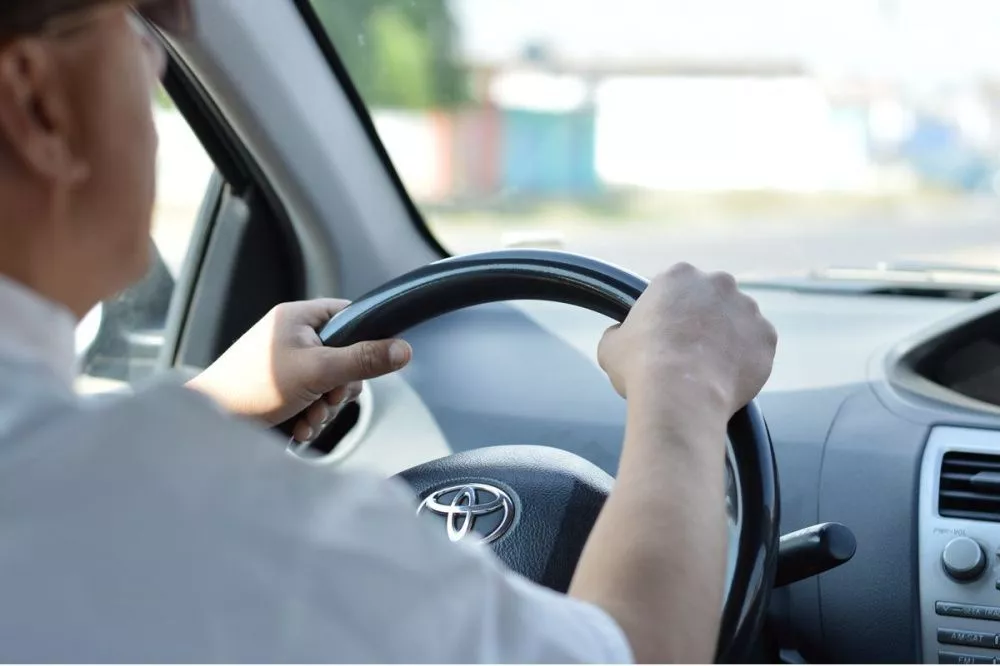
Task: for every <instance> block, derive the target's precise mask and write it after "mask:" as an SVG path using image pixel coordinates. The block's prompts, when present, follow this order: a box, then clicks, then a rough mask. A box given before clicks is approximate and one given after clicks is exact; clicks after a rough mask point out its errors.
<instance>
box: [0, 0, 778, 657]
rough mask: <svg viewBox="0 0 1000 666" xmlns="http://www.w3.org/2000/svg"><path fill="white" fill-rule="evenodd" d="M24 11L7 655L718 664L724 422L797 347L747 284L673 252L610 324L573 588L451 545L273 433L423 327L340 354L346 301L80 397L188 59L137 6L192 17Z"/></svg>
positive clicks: (0, 518)
mask: <svg viewBox="0 0 1000 666" xmlns="http://www.w3.org/2000/svg"><path fill="white" fill-rule="evenodd" d="M0 7H2V8H0V210H2V221H0V590H2V592H3V595H2V596H3V603H2V607H3V608H2V610H0V659H3V660H4V661H15V662H17V661H20V662H38V661H46V662H50V661H55V662H81V661H83V662H91V661H97V662H101V661H104V662H107V661H114V662H120V661H126V662H148V661H157V662H218V661H224V662H232V661H235V662H250V663H253V662H272V661H281V662H312V661H320V662H329V661H348V662H370V661H377V662H395V661H406V662H414V661H417V662H512V661H513V662H577V661H596V662H626V661H629V660H632V659H636V660H642V661H656V662H667V661H681V662H706V661H710V660H711V659H712V657H713V653H714V648H715V642H716V639H717V633H718V629H719V609H720V606H721V602H722V594H723V586H724V580H723V578H724V574H723V571H724V565H725V562H724V560H725V552H726V544H725V538H726V537H725V530H724V522H725V520H724V501H723V497H724V464H723V463H724V456H725V452H724V449H725V440H726V423H727V420H728V419H729V417H730V416H731V415H732V414H734V413H735V412H736V411H737V410H738V409H739V408H740V407H742V406H743V405H745V404H747V402H748V401H750V400H751V399H752V398H753V397H754V396H755V395H756V394H757V393H758V391H759V390H760V388H761V386H762V385H763V384H764V382H765V380H766V379H767V377H768V375H769V373H770V370H771V363H772V359H773V354H774V349H775V341H776V336H775V332H774V329H773V328H772V327H771V325H770V324H769V323H768V322H767V321H766V320H765V319H764V318H763V317H762V316H761V314H760V312H759V311H758V309H757V306H756V304H755V303H754V302H753V301H752V300H751V299H750V298H748V297H747V296H745V295H743V294H742V293H740V291H739V290H738V289H737V287H736V285H735V283H734V281H733V278H732V277H730V276H729V275H726V274H722V273H716V274H711V275H707V274H704V273H701V272H699V271H698V270H696V269H695V268H693V267H691V266H688V265H679V266H675V267H673V268H671V269H670V270H668V271H666V272H665V273H663V274H662V275H660V276H658V277H656V278H655V279H654V280H653V281H652V283H651V285H650V287H649V288H648V290H647V291H646V292H645V293H644V294H643V296H642V297H641V298H640V299H639V301H638V303H637V304H636V305H635V307H634V309H633V310H632V312H631V314H630V315H629V316H628V318H627V320H626V321H625V322H624V323H623V324H622V325H621V326H616V327H613V328H611V329H609V330H608V331H607V333H606V334H605V335H604V337H603V339H602V340H601V343H600V347H599V349H598V357H599V360H600V364H601V367H602V368H603V369H604V370H605V371H606V372H607V374H608V376H609V377H610V380H611V382H612V384H613V385H614V388H615V389H616V390H617V391H618V392H619V393H620V394H621V395H622V396H623V397H625V398H626V399H627V405H628V407H627V422H626V427H625V442H624V446H623V449H622V456H621V463H620V469H619V473H618V477H617V479H618V480H617V484H616V486H615V489H614V491H613V492H612V494H611V496H610V498H609V499H608V501H607V503H606V506H605V507H604V509H603V511H602V513H601V515H600V517H599V519H598V521H597V523H596V525H595V526H594V529H593V532H592V533H591V535H590V538H589V540H588V542H587V545H586V547H585V549H584V552H583V555H582V557H581V559H580V562H579V565H578V568H577V570H576V572H575V575H574V578H573V581H572V585H571V588H570V590H569V593H568V594H567V595H562V594H557V593H555V592H552V591H550V590H548V589H545V588H542V587H540V586H538V585H535V584H533V583H531V582H528V581H526V580H525V579H523V578H521V577H519V576H517V575H514V574H512V573H510V572H508V571H507V570H505V569H504V568H502V567H501V566H500V565H499V564H498V562H497V561H496V560H495V559H494V557H493V556H492V554H491V553H490V552H489V551H488V550H487V549H485V548H482V547H479V546H468V545H463V544H451V543H449V542H448V541H447V540H446V539H445V536H444V534H443V532H439V531H438V530H432V529H429V527H428V526H427V525H425V524H424V523H423V522H422V521H418V520H417V519H416V518H414V515H413V513H414V512H413V499H412V497H411V496H410V495H408V493H407V492H406V490H405V489H403V488H399V487H397V486H396V485H393V484H392V483H390V482H387V481H385V480H382V479H376V478H369V477H366V476H363V475H360V474H348V473H341V474H339V475H331V473H330V472H329V471H328V470H320V469H317V468H316V467H313V466H308V465H304V464H302V463H301V462H299V461H297V460H296V459H295V458H293V457H292V456H290V455H288V454H287V453H285V452H284V451H282V446H281V442H280V441H278V440H277V439H276V438H274V436H273V435H271V434H268V433H267V432H266V430H265V427H262V426H273V425H274V424H277V423H280V422H283V421H285V420H286V419H287V418H290V417H292V416H294V415H299V414H301V416H300V417H299V421H298V425H297V426H296V436H297V437H298V438H299V439H308V438H310V437H313V436H315V434H317V433H318V430H319V428H321V427H322V425H323V424H324V422H326V421H328V420H329V418H330V416H331V414H332V413H333V411H334V409H335V406H336V405H339V404H342V403H343V402H344V401H345V400H351V399H354V398H355V397H356V396H357V392H358V382H359V381H360V380H363V379H366V378H371V377H375V376H378V375H382V374H385V373H389V372H393V371H395V370H398V369H399V368H401V367H403V366H404V365H406V363H407V362H408V361H409V359H410V357H411V353H412V352H411V349H410V348H409V346H407V344H406V343H405V342H402V341H392V340H384V341H372V342H364V343H361V344H359V345H357V346H354V347H350V348H344V349H328V348H324V347H323V346H321V344H320V342H319V340H318V337H317V335H316V333H315V329H316V327H318V326H320V325H322V324H323V323H324V322H325V321H326V320H327V319H328V318H329V317H331V316H332V315H333V314H335V313H336V312H337V311H339V310H340V309H341V308H342V307H343V306H344V303H343V302H340V301H334V300H318V301H311V302H304V303H293V304H287V305H282V306H279V307H278V308H276V309H275V310H274V311H273V312H272V313H271V314H269V315H268V316H267V317H265V318H264V320H262V321H261V322H260V323H259V324H257V325H256V326H255V327H254V328H253V329H252V330H251V331H250V332H248V333H247V334H246V335H245V336H244V337H243V338H242V339H241V340H240V341H239V342H237V343H236V344H235V345H234V346H233V347H232V348H231V349H230V350H229V351H227V352H226V353H225V354H224V355H223V356H222V357H221V358H220V359H219V360H218V361H217V362H216V363H214V364H213V365H212V366H211V367H209V368H208V369H207V370H206V371H205V372H204V374H202V375H201V376H199V377H198V378H197V379H195V380H194V381H193V382H192V384H191V386H189V387H184V386H180V385H173V384H170V383H169V382H161V383H159V384H157V385H155V386H152V387H149V388H147V389H144V390H138V391H136V392H135V393H132V394H129V395H127V396H120V397H114V398H109V399H107V400H102V401H99V402H95V401H83V400H81V399H79V398H78V397H77V396H76V395H75V393H74V390H73V382H74V374H75V368H74V327H75V324H76V322H77V321H78V320H79V319H80V318H81V317H82V316H83V315H84V314H85V313H87V312H88V311H89V310H90V309H91V308H92V307H93V306H94V305H95V304H97V303H99V302H100V301H101V300H102V299H104V298H107V297H109V296H111V295H113V294H115V293H117V292H119V291H120V290H122V289H123V288H125V287H127V286H128V285H129V284H130V283H131V282H133V281H135V280H137V279H139V278H140V277H142V276H143V274H144V273H145V272H146V270H147V263H148V261H149V256H148V254H149V246H148V243H149V233H150V218H151V210H152V206H153V200H154V180H155V179H154V164H155V153H156V141H157V140H156V134H155V130H154V125H153V116H152V113H151V108H150V91H151V89H152V87H153V85H154V83H155V80H156V78H157V76H158V75H159V74H160V73H161V70H162V68H163V66H164V60H165V59H164V54H163V53H162V52H161V51H160V47H159V45H158V42H157V41H156V40H155V39H154V38H153V37H152V36H151V35H150V34H148V33H146V32H145V30H146V28H145V24H144V23H143V22H142V21H140V20H138V19H137V15H136V14H135V12H137V11H139V12H148V14H147V15H148V17H149V18H150V19H154V20H157V21H161V22H162V23H161V26H162V27H164V28H165V29H171V28H176V27H179V26H181V25H182V23H183V22H184V21H185V20H186V19H189V18H190V17H189V16H187V15H185V14H182V13H180V12H183V10H184V6H183V3H181V2H176V1H173V2H168V1H166V0H151V1H149V2H140V3H128V2H125V1H124V0H3V2H2V4H0ZM234 416H235V417H237V418H234ZM640 516H641V518H640Z"/></svg>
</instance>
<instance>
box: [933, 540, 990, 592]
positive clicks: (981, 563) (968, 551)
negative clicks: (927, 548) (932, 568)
mask: <svg viewBox="0 0 1000 666" xmlns="http://www.w3.org/2000/svg"><path fill="white" fill-rule="evenodd" d="M941 563H942V564H943V565H944V570H945V571H946V572H947V574H948V575H949V576H950V577H951V578H952V579H953V580H957V581H960V582H968V581H971V580H975V579H977V578H979V577H980V576H981V575H983V572H984V571H986V553H984V552H983V547H982V546H980V545H979V543H978V542H976V541H975V540H973V539H970V538H969V537H956V538H954V539H952V540H951V541H949V542H948V545H947V546H945V547H944V552H943V553H941Z"/></svg>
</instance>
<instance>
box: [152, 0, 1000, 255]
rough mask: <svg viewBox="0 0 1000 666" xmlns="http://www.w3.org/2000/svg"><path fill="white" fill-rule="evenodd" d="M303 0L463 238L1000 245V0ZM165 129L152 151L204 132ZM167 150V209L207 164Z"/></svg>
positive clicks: (727, 250)
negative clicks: (170, 167) (178, 136)
mask: <svg viewBox="0 0 1000 666" xmlns="http://www.w3.org/2000/svg"><path fill="white" fill-rule="evenodd" d="M313 6H314V8H315V10H316V12H317V14H318V15H319V17H320V19H321V20H322V22H323V24H324V26H325V27H326V29H327V31H328V32H329V36H330V38H331V41H332V42H333V44H334V46H335V48H336V50H337V52H338V54H339V56H340V57H341V59H342V60H343V61H344V63H345V65H346V67H347V69H348V71H349V72H350V74H351V76H352V78H353V80H354V83H355V85H356V87H357V88H358V90H359V92H360V93H361V96H362V97H363V99H364V101H365V103H366V104H367V105H368V109H369V112H370V114H371V117H372V118H373V120H374V123H375V126H376V128H377V130H378V133H379V136H380V138H381V140H382V142H383V144H384V145H385V147H386V149H387V151H388V153H389V154H390V156H391V158H392V161H393V164H394V166H395V168H396V170H397V171H398V172H399V174H400V176H401V177H402V180H403V182H404V183H405V185H406V188H407V190H408V192H409V194H410V196H411V197H412V198H413V199H414V200H415V202H416V203H417V205H418V207H419V208H420V210H421V212H422V213H423V216H424V218H425V220H426V222H427V223H428V224H429V226H430V228H431V230H432V232H433V233H434V234H435V235H436V236H437V238H438V239H439V240H440V242H441V243H442V244H443V245H444V246H445V247H446V248H447V249H448V250H450V251H452V252H455V253H459V252H468V251H474V250H482V249H491V248H497V247H505V246H536V247H561V248H564V249H569V250H573V251H578V252H583V253H586V254H591V255H594V256H598V257H600V258H602V259H605V260H609V261H612V262H615V263H619V264H622V265H624V266H626V267H629V268H632V269H634V270H636V271H639V272H641V273H646V274H650V273H653V272H655V271H657V270H660V269H662V268H664V267H666V266H667V265H669V264H670V263H672V262H674V261H676V260H679V259H685V260H688V261H692V262H695V263H696V264H698V265H700V266H702V267H704V268H711V269H715V268H721V269H727V270H731V271H734V272H736V273H738V274H741V275H765V274H767V275H769V274H785V273H789V272H796V271H808V270H810V269H815V268H820V267H827V266H845V265H849V266H856V265H865V266H867V265H873V264H875V263H876V262H893V261H900V260H908V261H927V262H945V263H957V264H960V265H963V266H981V267H987V268H995V267H998V266H1000V2H995V0H697V1H693V0H683V1H682V0H614V1H613V2H612V1H611V0H313ZM160 116H161V125H162V127H163V128H166V129H163V130H161V133H164V132H165V133H166V134H168V135H169V137H172V136H173V134H171V132H175V131H176V133H180V132H182V131H183V129H184V128H183V127H181V128H179V129H176V130H175V129H172V128H171V127H170V126H171V122H173V121H172V118H171V112H170V111H169V109H161V112H160ZM163 145H164V150H165V151H166V154H165V155H164V156H161V161H162V162H163V163H164V164H169V163H181V164H184V163H185V162H186V161H188V160H185V159H182V158H180V157H179V153H178V152H177V151H181V150H187V149H189V148H190V149H191V150H192V151H195V150H197V149H196V147H190V146H188V147H187V148H185V145H186V144H185V143H184V141H181V140H178V141H174V140H172V139H171V138H165V139H164V141H163ZM170 151H174V153H171V152H170ZM177 171H178V172H176V173H170V172H169V171H167V172H163V173H161V180H162V181H163V183H164V184H163V186H162V188H161V189H163V193H162V196H161V201H163V202H164V210H166V209H169V208H170V206H171V202H170V196H167V194H168V193H170V192H173V194H172V195H171V196H173V198H174V199H176V200H177V202H179V203H175V204H173V206H174V209H176V208H178V206H180V207H182V206H183V202H184V201H185V197H186V196H189V195H190V197H191V200H195V199H198V198H199V197H198V195H199V194H200V191H199V187H197V186H192V187H188V188H185V186H184V182H185V177H184V173H180V172H185V173H189V174H190V173H194V174H201V171H199V170H198V169H194V170H193V171H191V170H190V169H187V168H181V169H178V170H177ZM199 177H200V176H199ZM206 177H207V176H206ZM170 180H173V181H175V182H173V183H171V182H168V181H170ZM194 180H196V179H194V178H193V177H192V176H190V175H188V176H187V177H186V181H188V182H194ZM188 190H190V192H188ZM166 254H167V253H166V252H165V255H166ZM168 262H169V259H168Z"/></svg>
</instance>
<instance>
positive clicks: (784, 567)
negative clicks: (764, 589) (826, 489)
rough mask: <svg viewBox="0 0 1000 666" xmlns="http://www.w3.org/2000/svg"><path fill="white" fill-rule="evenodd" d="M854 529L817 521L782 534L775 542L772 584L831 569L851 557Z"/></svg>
mask: <svg viewBox="0 0 1000 666" xmlns="http://www.w3.org/2000/svg"><path fill="white" fill-rule="evenodd" d="M857 548H858V542H857V539H855V538H854V532H852V531H851V530H850V529H848V528H847V527H846V526H844V525H841V524H840V523H820V524H819V525H812V526H811V527H806V528H805V529H801V530H799V531H797V532H792V533H791V534H786V535H784V536H783V537H781V539H780V540H779V541H778V573H777V574H776V575H775V578H774V586H775V587H783V586H785V585H790V584H791V583H794V582H796V581H800V580H804V579H806V578H810V577H812V576H816V575H818V574H821V573H823V572H824V571H829V570H830V569H835V568H837V567H839V566H840V565H841V564H844V563H845V562H847V561H849V560H850V559H851V558H852V557H854V551H856V550H857Z"/></svg>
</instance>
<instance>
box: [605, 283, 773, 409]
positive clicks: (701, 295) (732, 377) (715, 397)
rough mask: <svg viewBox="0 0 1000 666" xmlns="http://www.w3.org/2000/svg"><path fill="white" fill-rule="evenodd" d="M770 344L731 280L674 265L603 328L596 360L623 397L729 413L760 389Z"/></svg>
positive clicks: (767, 327) (767, 330)
mask: <svg viewBox="0 0 1000 666" xmlns="http://www.w3.org/2000/svg"><path fill="white" fill-rule="evenodd" d="M776 344H777V334H776V333H775V330H774V327H773V326H772V325H771V324H770V322H768V321H767V320H766V319H765V318H764V317H763V315H761V313H760V309H759V308H758V307H757V303H756V302H755V301H754V300H753V299H752V298H750V297H749V296H747V295H746V294H744V293H742V292H741V291H740V290H739V289H738V288H737V286H736V281H735V279H733V276H731V275H729V274H728V273H711V274H705V273H702V272H701V271H699V270H698V269H697V268H695V267H693V266H691V265H690V264H677V265H676V266H674V267H673V268H671V269H670V270H668V271H667V272H665V273H662V274H660V275H659V276H657V277H656V278H654V279H653V281H652V282H651V283H650V285H649V287H648V288H647V289H646V291H645V292H644V293H643V294H642V296H640V297H639V300H638V301H637V302H636V304H635V306H634V307H633V308H632V311H631V312H630V313H629V315H628V317H627V318H626V319H625V322H624V323H623V324H621V325H620V326H613V327H612V328H610V329H608V331H607V332H606V333H605V334H604V338H603V339H602V340H601V344H600V347H599V348H598V360H599V362H600V364H601V367H602V368H604V371H605V372H607V373H608V376H609V377H610V378H611V383H612V384H613V385H614V387H615V389H616V390H617V391H618V393H620V394H621V395H622V397H628V395H629V394H630V393H633V392H637V391H646V390H650V391H655V392H656V394H657V395H659V396H662V397H664V398H665V399H667V400H669V399H670V397H671V396H672V395H674V394H676V395H678V396H685V397H686V398H691V397H692V396H693V397H694V399H696V400H708V401H711V403H712V404H713V406H716V407H719V408H721V409H724V410H725V412H726V414H727V415H729V416H731V415H732V414H734V413H735V412H736V411H737V410H739V409H741V408H742V407H744V406H745V405H746V404H747V403H748V402H750V401H751V400H752V399H753V398H754V396H756V395H757V393H758V392H760V389H761V388H762V387H763V386H764V382H765V381H767V378H768V376H769V375H770V373H771V364H772V362H773V360H774V352H775V346H776Z"/></svg>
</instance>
